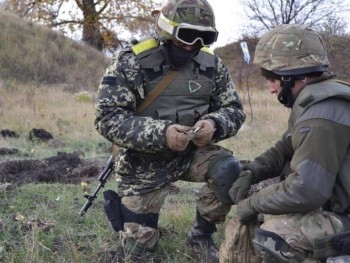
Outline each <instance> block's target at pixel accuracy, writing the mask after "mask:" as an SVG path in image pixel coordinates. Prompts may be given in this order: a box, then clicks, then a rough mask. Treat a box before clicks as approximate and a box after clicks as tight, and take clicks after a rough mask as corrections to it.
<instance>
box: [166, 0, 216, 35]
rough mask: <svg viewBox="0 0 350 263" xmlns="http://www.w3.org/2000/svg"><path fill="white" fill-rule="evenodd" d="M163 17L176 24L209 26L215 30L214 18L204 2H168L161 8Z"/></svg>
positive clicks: (176, 0) (210, 9)
mask: <svg viewBox="0 0 350 263" xmlns="http://www.w3.org/2000/svg"><path fill="white" fill-rule="evenodd" d="M162 13H163V15H164V16H165V17H166V18H168V19H169V20H171V21H173V22H176V23H179V24H180V23H188V24H192V25H201V26H211V27H213V28H215V17H214V12H213V10H212V8H211V6H210V5H209V4H208V2H207V1H205V0H182V1H178V0H170V1H169V2H168V3H167V4H165V5H164V6H163V8H162Z"/></svg>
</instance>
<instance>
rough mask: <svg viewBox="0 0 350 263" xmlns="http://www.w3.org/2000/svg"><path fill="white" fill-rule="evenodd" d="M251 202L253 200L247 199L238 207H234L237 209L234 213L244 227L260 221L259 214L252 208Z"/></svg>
mask: <svg viewBox="0 0 350 263" xmlns="http://www.w3.org/2000/svg"><path fill="white" fill-rule="evenodd" d="M251 202H252V198H247V199H244V200H242V201H240V202H239V203H238V204H237V205H235V206H233V207H234V209H235V211H233V213H234V214H235V215H236V217H237V218H238V219H239V221H240V222H241V223H242V224H244V225H246V224H249V223H250V222H252V221H256V220H257V219H258V212H257V211H255V209H254V208H253V207H252V206H251V204H250V203H251Z"/></svg>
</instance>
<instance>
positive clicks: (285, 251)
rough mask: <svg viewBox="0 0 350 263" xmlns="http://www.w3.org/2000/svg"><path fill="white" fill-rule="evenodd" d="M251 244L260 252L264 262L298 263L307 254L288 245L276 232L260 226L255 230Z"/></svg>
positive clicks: (302, 260)
mask: <svg viewBox="0 0 350 263" xmlns="http://www.w3.org/2000/svg"><path fill="white" fill-rule="evenodd" d="M253 246H254V248H255V250H256V251H257V252H258V253H260V255H261V256H262V258H263V260H264V262H269V263H270V262H271V263H272V262H276V263H284V262H289V263H300V262H304V260H305V259H306V258H307V256H305V255H302V254H301V253H299V252H298V251H296V250H295V249H293V248H292V247H291V246H289V244H288V243H287V242H286V241H285V240H284V239H283V238H282V237H281V236H279V235H278V234H276V233H274V232H270V231H266V230H263V229H261V228H257V229H256V230H255V236H254V239H253Z"/></svg>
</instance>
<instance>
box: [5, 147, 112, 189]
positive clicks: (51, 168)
mask: <svg viewBox="0 0 350 263" xmlns="http://www.w3.org/2000/svg"><path fill="white" fill-rule="evenodd" d="M13 152H15V149H6V148H0V155H1V156H4V155H6V154H11V153H13ZM106 161H107V160H106ZM104 165H105V163H104V162H103V161H102V160H97V159H94V160H89V159H83V158H81V157H80V156H79V153H65V152H58V153H57V155H56V156H53V157H49V158H46V159H42V160H8V161H2V162H0V184H5V183H9V184H14V185H22V184H27V183H54V182H60V183H70V184H80V183H81V182H90V181H92V180H95V179H97V177H98V175H99V173H100V171H101V170H102V169H103V166H104Z"/></svg>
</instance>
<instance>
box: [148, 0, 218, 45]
mask: <svg viewBox="0 0 350 263" xmlns="http://www.w3.org/2000/svg"><path fill="white" fill-rule="evenodd" d="M153 15H157V26H158V28H159V34H160V37H161V38H163V39H165V40H169V39H173V40H178V41H180V42H182V43H184V44H186V45H193V44H195V43H196V42H197V41H199V42H200V43H201V45H202V46H210V45H212V44H213V43H214V42H215V41H216V40H217V37H218V31H217V30H216V29H215V16H214V12H213V9H212V7H211V6H210V4H209V3H208V2H207V1H206V0H170V1H168V2H167V3H166V4H165V5H164V6H163V8H162V9H161V10H156V11H154V12H153Z"/></svg>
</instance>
